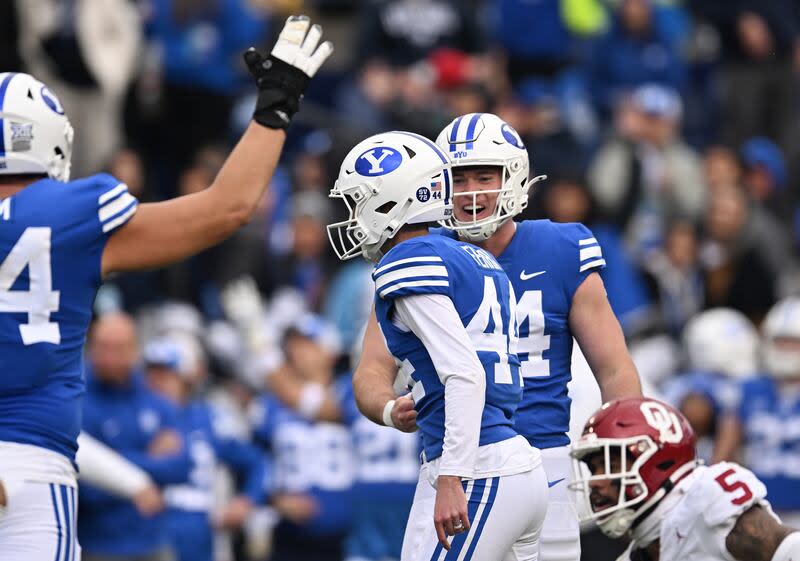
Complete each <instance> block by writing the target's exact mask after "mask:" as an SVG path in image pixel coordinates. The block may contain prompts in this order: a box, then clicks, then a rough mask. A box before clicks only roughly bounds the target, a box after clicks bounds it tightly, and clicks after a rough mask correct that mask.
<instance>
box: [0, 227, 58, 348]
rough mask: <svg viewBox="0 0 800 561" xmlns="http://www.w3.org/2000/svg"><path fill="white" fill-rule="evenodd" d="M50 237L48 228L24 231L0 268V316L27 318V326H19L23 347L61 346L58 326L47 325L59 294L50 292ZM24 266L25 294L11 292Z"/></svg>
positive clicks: (51, 279) (56, 308)
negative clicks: (39, 344) (13, 314)
mask: <svg viewBox="0 0 800 561" xmlns="http://www.w3.org/2000/svg"><path fill="white" fill-rule="evenodd" d="M50 234H51V229H50V228H26V229H25V231H24V232H23V233H22V235H21V236H20V238H19V239H18V240H17V243H16V244H14V247H13V248H11V251H10V252H9V253H8V256H7V257H6V258H5V260H4V261H3V263H2V265H0V312H6V313H27V314H28V323H23V324H20V326H19V333H20V336H21V337H22V342H23V343H24V344H26V345H33V344H34V343H53V344H56V345H57V344H59V343H61V331H60V330H59V328H58V324H57V323H54V322H51V321H50V314H52V313H53V312H57V311H58V307H59V300H60V293H59V292H58V291H57V290H55V291H54V290H53V276H52V272H51V268H50ZM26 266H27V267H28V278H29V279H30V286H29V287H28V290H11V287H12V286H13V285H14V282H15V281H16V280H17V277H19V276H20V275H21V274H22V272H23V271H24V270H25V267H26Z"/></svg>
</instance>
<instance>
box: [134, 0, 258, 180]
mask: <svg viewBox="0 0 800 561" xmlns="http://www.w3.org/2000/svg"><path fill="white" fill-rule="evenodd" d="M254 4H255V3H251V2H248V1H246V0H151V1H150V9H151V12H150V13H149V14H148V15H149V18H148V21H147V29H148V36H149V38H150V41H151V42H152V48H153V49H154V50H155V52H156V53H157V56H158V57H159V59H160V61H161V72H162V76H161V80H162V84H161V87H162V91H161V95H162V98H161V117H160V119H159V120H160V123H159V125H160V126H159V127H158V131H157V135H158V136H157V137H155V138H153V139H151V141H152V142H154V143H156V146H157V147H158V148H157V149H158V150H159V151H160V153H161V157H162V159H163V161H164V163H166V164H167V165H168V166H170V167H171V168H172V169H176V170H180V169H182V168H183V167H185V166H186V165H188V164H189V162H190V160H191V159H192V157H194V155H195V152H196V151H197V150H199V149H200V148H201V147H202V146H205V145H207V144H212V143H215V142H220V141H222V140H225V139H226V138H227V131H228V130H229V124H230V116H231V110H232V107H233V102H234V97H235V96H236V95H237V94H238V93H239V91H240V89H241V87H242V85H243V84H245V83H246V78H247V74H246V72H245V70H244V67H243V65H242V64H241V59H240V57H241V53H242V51H244V49H246V48H247V47H250V46H252V45H256V44H258V43H259V42H260V41H261V40H262V39H263V38H264V37H265V32H266V30H267V25H266V19H265V18H266V14H265V12H264V7H263V6H262V7H258V8H257V7H254ZM199 116H202V118H199ZM173 179H174V176H172V174H168V176H167V183H165V184H166V185H171V184H172V180H173ZM164 195H172V193H164Z"/></svg>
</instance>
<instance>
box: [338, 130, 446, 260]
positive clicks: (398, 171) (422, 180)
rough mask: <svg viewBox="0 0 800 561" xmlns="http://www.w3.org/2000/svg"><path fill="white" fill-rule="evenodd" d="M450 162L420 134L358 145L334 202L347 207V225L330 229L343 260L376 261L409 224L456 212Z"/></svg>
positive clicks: (392, 136)
mask: <svg viewBox="0 0 800 561" xmlns="http://www.w3.org/2000/svg"><path fill="white" fill-rule="evenodd" d="M450 167H451V166H450V161H449V160H448V159H447V155H446V154H445V153H444V152H442V151H441V150H440V149H439V148H438V147H437V146H436V145H435V144H434V143H433V142H431V141H430V140H428V139H427V138H425V137H423V136H420V135H418V134H414V133H410V132H403V131H393V132H387V133H382V134H376V135H374V136H371V137H369V138H367V139H366V140H364V141H362V142H360V143H358V144H357V145H356V146H355V147H354V148H353V149H352V150H350V152H349V153H348V154H347V156H346V157H345V159H344V161H343V162H342V167H341V169H340V170H339V177H338V179H337V180H336V184H335V185H334V186H333V189H331V192H330V195H329V196H330V197H331V198H334V199H342V200H343V201H344V203H345V205H347V209H348V212H349V217H348V218H347V220H344V221H342V222H337V223H335V224H330V225H329V226H328V238H329V239H330V242H331V245H332V246H333V250H334V251H335V252H336V255H337V256H338V257H339V259H341V260H346V259H351V258H353V257H355V256H356V255H359V254H361V255H363V256H364V257H365V258H366V259H367V260H368V261H373V262H377V261H378V260H380V258H381V257H382V256H383V253H382V252H381V248H382V247H383V245H384V243H385V242H386V240H389V239H391V238H393V237H394V235H395V234H396V233H397V231H398V230H400V228H402V227H403V226H404V225H406V224H419V223H424V222H437V221H439V220H445V219H447V218H449V217H450V214H451V213H452V212H453V202H452V188H453V187H452V186H453V181H452V176H451V172H450Z"/></svg>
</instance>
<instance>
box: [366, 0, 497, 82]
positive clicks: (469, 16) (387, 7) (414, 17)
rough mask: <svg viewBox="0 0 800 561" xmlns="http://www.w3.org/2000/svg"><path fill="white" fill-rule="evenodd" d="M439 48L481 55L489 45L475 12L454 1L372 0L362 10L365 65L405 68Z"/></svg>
mask: <svg viewBox="0 0 800 561" xmlns="http://www.w3.org/2000/svg"><path fill="white" fill-rule="evenodd" d="M440 47H450V48H453V49H457V50H459V51H461V52H464V53H472V54H476V53H481V52H483V51H484V50H485V48H486V44H485V41H484V38H483V34H482V33H481V30H480V29H479V27H478V23H477V19H476V17H475V14H474V12H472V11H470V10H469V9H468V8H467V6H466V5H464V3H463V2H457V1H455V0H371V1H370V2H368V3H367V5H366V6H363V7H362V8H361V19H360V21H359V27H358V47H357V52H358V53H359V55H360V61H359V64H358V65H357V66H360V65H361V64H363V63H366V62H369V61H373V60H380V61H383V62H385V63H387V64H388V65H389V66H390V67H392V68H406V67H408V66H410V65H412V64H414V63H415V62H419V61H420V60H422V59H424V58H425V57H426V56H427V55H428V54H429V53H431V52H433V51H435V50H436V49H437V48H440Z"/></svg>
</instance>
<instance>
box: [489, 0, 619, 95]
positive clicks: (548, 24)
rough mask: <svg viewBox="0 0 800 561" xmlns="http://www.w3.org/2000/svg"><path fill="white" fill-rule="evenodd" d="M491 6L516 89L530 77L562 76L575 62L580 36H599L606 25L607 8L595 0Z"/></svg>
mask: <svg viewBox="0 0 800 561" xmlns="http://www.w3.org/2000/svg"><path fill="white" fill-rule="evenodd" d="M489 6H490V9H491V13H492V19H493V20H494V26H493V27H494V29H493V32H494V40H495V41H496V42H497V43H498V44H499V45H500V46H501V47H502V48H503V50H504V52H505V54H506V57H507V67H508V78H509V79H510V81H511V83H512V84H513V85H515V86H516V85H518V84H519V83H520V82H522V81H524V80H525V79H526V78H529V77H538V78H542V79H553V78H555V77H556V76H558V75H559V74H560V73H561V72H562V71H564V70H566V69H567V68H568V66H569V65H570V64H571V63H574V61H575V57H576V55H577V52H576V43H577V38H578V35H579V34H585V35H588V34H592V33H597V32H599V31H601V30H602V29H603V27H604V26H605V24H606V17H605V12H604V9H603V7H602V6H601V5H600V4H599V3H598V2H596V1H594V0H587V1H583V2H564V1H562V0H540V1H537V2H530V1H526V0H494V1H492V2H489Z"/></svg>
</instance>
